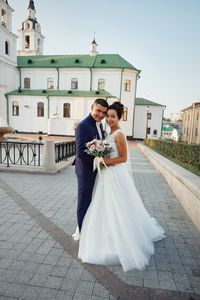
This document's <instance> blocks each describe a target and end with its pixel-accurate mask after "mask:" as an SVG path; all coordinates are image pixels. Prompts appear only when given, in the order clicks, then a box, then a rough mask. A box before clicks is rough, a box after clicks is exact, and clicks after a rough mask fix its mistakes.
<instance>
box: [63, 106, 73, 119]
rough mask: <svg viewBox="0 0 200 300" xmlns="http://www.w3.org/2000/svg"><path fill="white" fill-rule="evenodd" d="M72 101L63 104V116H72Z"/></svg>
mask: <svg viewBox="0 0 200 300" xmlns="http://www.w3.org/2000/svg"><path fill="white" fill-rule="evenodd" d="M70 106H71V105H70V103H64V104H63V118H70Z"/></svg>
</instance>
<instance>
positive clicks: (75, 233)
mask: <svg viewBox="0 0 200 300" xmlns="http://www.w3.org/2000/svg"><path fill="white" fill-rule="evenodd" d="M72 237H73V239H74V240H75V241H79V240H80V233H79V228H78V226H77V227H76V231H75V232H74V233H73V234H72Z"/></svg>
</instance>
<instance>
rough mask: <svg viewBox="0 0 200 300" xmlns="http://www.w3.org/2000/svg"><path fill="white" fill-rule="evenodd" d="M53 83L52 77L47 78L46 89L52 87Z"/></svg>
mask: <svg viewBox="0 0 200 300" xmlns="http://www.w3.org/2000/svg"><path fill="white" fill-rule="evenodd" d="M53 88H54V85H53V78H47V89H49V90H50V89H53Z"/></svg>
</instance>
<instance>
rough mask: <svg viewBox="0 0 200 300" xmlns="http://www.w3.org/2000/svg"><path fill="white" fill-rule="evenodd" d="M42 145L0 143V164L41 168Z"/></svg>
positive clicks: (15, 142) (17, 142)
mask: <svg viewBox="0 0 200 300" xmlns="http://www.w3.org/2000/svg"><path fill="white" fill-rule="evenodd" d="M42 146H43V143H38V142H20V141H12V142H11V141H0V164H4V165H6V166H7V167H10V165H27V166H29V165H30V166H41V157H42V153H41V152H42Z"/></svg>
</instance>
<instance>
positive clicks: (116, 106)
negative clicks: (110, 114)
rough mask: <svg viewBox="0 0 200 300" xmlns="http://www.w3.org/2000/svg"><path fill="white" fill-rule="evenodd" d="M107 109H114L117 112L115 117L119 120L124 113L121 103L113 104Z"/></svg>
mask: <svg viewBox="0 0 200 300" xmlns="http://www.w3.org/2000/svg"><path fill="white" fill-rule="evenodd" d="M109 109H114V110H115V111H116V112H117V116H118V118H119V120H120V119H121V117H122V115H123V111H124V105H123V104H122V103H121V102H113V103H112V104H111V105H109V107H108V110H109Z"/></svg>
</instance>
